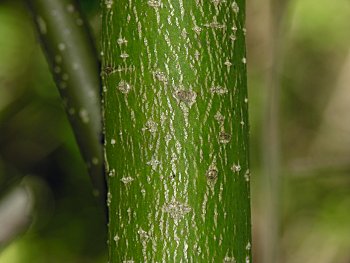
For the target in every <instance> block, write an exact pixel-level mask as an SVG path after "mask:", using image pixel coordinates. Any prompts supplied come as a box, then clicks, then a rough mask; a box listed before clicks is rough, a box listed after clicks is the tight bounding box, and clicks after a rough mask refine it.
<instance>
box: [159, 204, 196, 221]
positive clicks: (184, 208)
mask: <svg viewBox="0 0 350 263" xmlns="http://www.w3.org/2000/svg"><path fill="white" fill-rule="evenodd" d="M163 211H164V212H166V213H168V214H169V216H170V217H171V218H173V219H174V221H175V222H178V221H179V220H181V219H182V218H183V217H185V215H186V214H188V213H189V212H191V207H189V206H188V205H187V204H183V203H180V202H179V201H177V200H172V201H171V202H170V203H166V204H164V206H163Z"/></svg>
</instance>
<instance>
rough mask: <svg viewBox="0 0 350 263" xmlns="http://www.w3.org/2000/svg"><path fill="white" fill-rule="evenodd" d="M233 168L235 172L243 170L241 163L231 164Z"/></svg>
mask: <svg viewBox="0 0 350 263" xmlns="http://www.w3.org/2000/svg"><path fill="white" fill-rule="evenodd" d="M231 170H232V171H233V172H234V173H238V172H240V171H241V166H240V165H239V163H238V164H233V165H232V166H231Z"/></svg>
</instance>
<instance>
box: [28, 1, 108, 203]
mask: <svg viewBox="0 0 350 263" xmlns="http://www.w3.org/2000/svg"><path fill="white" fill-rule="evenodd" d="M28 3H29V6H30V10H31V11H32V14H33V19H34V21H35V25H36V28H37V30H38V33H39V34H38V36H39V39H40V40H41V43H42V47H43V49H44V51H45V54H46V58H47V60H48V63H49V65H50V69H51V72H52V74H53V76H54V79H55V82H56V85H57V87H58V89H59V91H60V94H61V96H62V99H63V103H64V106H65V109H66V111H67V114H68V117H69V120H70V123H71V125H72V127H73V131H74V134H75V137H76V140H77V142H78V145H79V147H80V150H81V153H82V155H83V158H84V160H85V161H86V163H87V166H88V168H89V173H90V175H91V179H92V182H93V185H94V187H95V189H96V190H97V191H96V193H98V192H99V193H101V196H102V197H104V196H105V191H106V190H105V188H106V187H105V179H104V173H103V172H104V170H103V157H102V146H101V127H102V124H101V114H100V112H101V106H100V77H99V66H98V60H97V54H96V50H95V48H94V45H93V41H92V38H91V36H90V34H89V30H88V25H87V22H86V21H85V20H84V18H83V16H82V15H81V12H79V8H78V5H77V3H76V1H74V0H29V1H28ZM43 125H45V124H43Z"/></svg>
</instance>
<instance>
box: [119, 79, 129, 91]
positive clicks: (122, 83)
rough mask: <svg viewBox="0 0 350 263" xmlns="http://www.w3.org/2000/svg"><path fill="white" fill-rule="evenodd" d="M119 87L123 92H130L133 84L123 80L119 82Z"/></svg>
mask: <svg viewBox="0 0 350 263" xmlns="http://www.w3.org/2000/svg"><path fill="white" fill-rule="evenodd" d="M117 88H118V90H119V91H120V92H121V93H124V94H128V93H129V92H130V90H131V85H130V84H129V83H127V82H126V81H124V80H122V81H120V82H119V83H118V86H117Z"/></svg>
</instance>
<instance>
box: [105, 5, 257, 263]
mask: <svg viewBox="0 0 350 263" xmlns="http://www.w3.org/2000/svg"><path fill="white" fill-rule="evenodd" d="M102 9H103V15H102V19H103V24H102V29H103V36H102V49H103V54H102V55H103V72H102V76H103V81H104V87H103V96H104V107H103V108H104V121H105V155H106V156H105V162H106V169H107V171H106V172H107V175H108V189H109V192H108V198H107V199H108V200H107V204H108V206H109V253H110V262H111V263H117V262H118V263H119V262H250V261H251V229H250V199H249V181H250V173H249V166H248V116H247V104H248V99H247V88H246V58H245V28H244V16H245V1H244V0H239V1H234V0H212V1H210V0H208V1H204V0H160V1H158V0H150V1H146V0H145V1H136V0H114V1H112V0H106V1H103V2H102Z"/></svg>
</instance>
